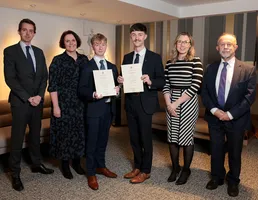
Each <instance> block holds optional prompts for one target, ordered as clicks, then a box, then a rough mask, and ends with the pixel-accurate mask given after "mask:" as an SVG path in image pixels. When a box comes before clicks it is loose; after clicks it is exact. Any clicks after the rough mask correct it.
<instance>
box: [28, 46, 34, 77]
mask: <svg viewBox="0 0 258 200" xmlns="http://www.w3.org/2000/svg"><path fill="white" fill-rule="evenodd" d="M29 50H30V46H26V54H27V60H28V62H29V63H30V65H31V67H32V69H33V72H36V69H35V67H34V63H33V60H32V57H31V55H30V51H29Z"/></svg>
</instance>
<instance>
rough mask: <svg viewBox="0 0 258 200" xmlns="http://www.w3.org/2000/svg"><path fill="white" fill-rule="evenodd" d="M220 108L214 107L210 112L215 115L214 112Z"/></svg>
mask: <svg viewBox="0 0 258 200" xmlns="http://www.w3.org/2000/svg"><path fill="white" fill-rule="evenodd" d="M217 110H218V108H212V109H211V110H210V112H211V113H212V114H213V115H214V113H215V112H216V111H217Z"/></svg>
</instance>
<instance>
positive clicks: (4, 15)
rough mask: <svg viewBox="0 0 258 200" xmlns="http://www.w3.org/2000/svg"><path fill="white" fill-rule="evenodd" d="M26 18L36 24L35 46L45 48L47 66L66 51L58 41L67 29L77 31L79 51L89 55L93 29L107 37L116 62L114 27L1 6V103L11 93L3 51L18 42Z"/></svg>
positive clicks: (109, 58)
mask: <svg viewBox="0 0 258 200" xmlns="http://www.w3.org/2000/svg"><path fill="white" fill-rule="evenodd" d="M23 18H30V19H31V20H33V21H34V22H35V23H36V26H37V33H36V35H35V37H34V39H33V41H32V44H33V45H35V46H38V47H40V48H41V49H43V51H44V53H45V56H46V62H47V65H48V66H49V64H50V63H51V61H52V59H53V56H55V55H57V54H60V53H62V52H63V51H64V50H63V49H60V48H59V47H58V42H59V38H60V36H61V34H62V32H63V31H65V30H68V29H71V30H73V31H75V32H76V33H77V34H78V35H79V36H80V37H81V39H82V46H81V47H80V49H82V52H84V53H85V54H87V55H88V54H89V50H90V49H89V46H88V44H87V40H88V34H89V33H90V31H91V29H93V30H94V33H97V32H101V33H103V34H104V35H106V36H107V38H108V49H107V58H108V60H110V61H111V62H113V63H115V25H112V24H104V23H99V22H93V21H87V20H82V19H76V18H68V17H60V16H56V15H48V14H42V13H36V12H28V11H22V10H15V9H8V8H1V7H0V24H1V26H0V52H1V53H0V100H3V99H7V98H8V94H9V88H8V87H7V86H6V84H5V81H4V74H3V50H4V48H5V47H7V46H9V45H12V44H15V43H17V42H18V41H19V39H20V38H19V35H18V33H17V29H18V28H17V27H18V24H19V22H20V20H21V19H23Z"/></svg>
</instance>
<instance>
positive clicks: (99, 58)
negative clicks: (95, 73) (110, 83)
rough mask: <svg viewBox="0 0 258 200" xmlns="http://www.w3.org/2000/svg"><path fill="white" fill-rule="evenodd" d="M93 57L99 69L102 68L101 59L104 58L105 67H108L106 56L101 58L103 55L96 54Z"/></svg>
mask: <svg viewBox="0 0 258 200" xmlns="http://www.w3.org/2000/svg"><path fill="white" fill-rule="evenodd" d="M93 59H94V60H95V62H96V64H97V66H98V68H99V69H100V62H99V61H101V60H103V64H104V66H105V69H107V62H106V60H105V58H101V57H99V56H96V55H95V56H94V57H93Z"/></svg>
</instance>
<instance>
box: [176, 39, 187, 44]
mask: <svg viewBox="0 0 258 200" xmlns="http://www.w3.org/2000/svg"><path fill="white" fill-rule="evenodd" d="M188 43H190V41H182V40H178V41H177V44H184V45H186V44H188Z"/></svg>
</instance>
